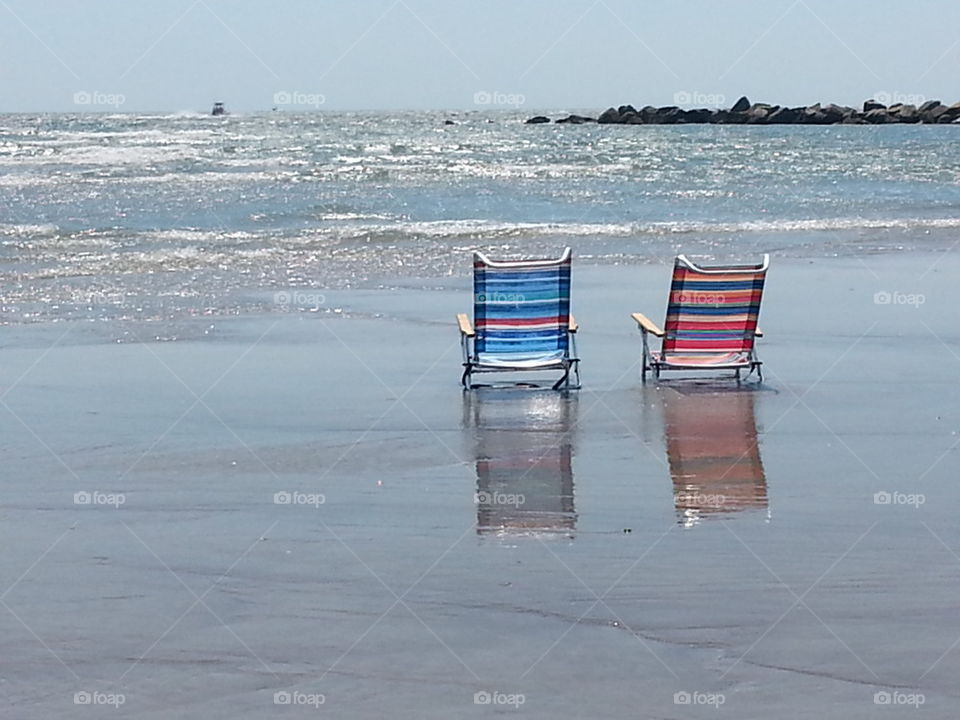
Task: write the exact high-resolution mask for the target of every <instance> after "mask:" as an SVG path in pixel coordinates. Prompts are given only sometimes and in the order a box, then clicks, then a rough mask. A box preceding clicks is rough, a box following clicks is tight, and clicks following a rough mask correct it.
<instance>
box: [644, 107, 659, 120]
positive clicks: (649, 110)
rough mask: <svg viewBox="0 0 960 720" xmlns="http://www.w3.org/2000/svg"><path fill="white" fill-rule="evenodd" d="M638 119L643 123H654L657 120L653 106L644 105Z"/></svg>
mask: <svg viewBox="0 0 960 720" xmlns="http://www.w3.org/2000/svg"><path fill="white" fill-rule="evenodd" d="M640 117H641V118H643V121H644V122H645V123H654V122H656V120H657V109H656V108H655V107H654V106H653V105H645V106H644V107H643V108H642V109H641V110H640Z"/></svg>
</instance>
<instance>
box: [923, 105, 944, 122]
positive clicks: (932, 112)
mask: <svg viewBox="0 0 960 720" xmlns="http://www.w3.org/2000/svg"><path fill="white" fill-rule="evenodd" d="M949 111H950V110H949V108H948V107H947V106H946V105H937V106H935V107H932V108H930V109H929V110H927V111H926V112H923V108H921V113H920V114H921V117H922V120H923V122H925V123H936V122H940V118H942V117H943V116H944V115H946V114H947V113H948V112H949Z"/></svg>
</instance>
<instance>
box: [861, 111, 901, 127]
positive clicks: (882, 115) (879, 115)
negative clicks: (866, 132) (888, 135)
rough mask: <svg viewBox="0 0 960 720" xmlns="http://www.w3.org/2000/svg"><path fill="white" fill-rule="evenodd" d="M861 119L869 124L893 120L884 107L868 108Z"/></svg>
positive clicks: (879, 123) (881, 123) (882, 123)
mask: <svg viewBox="0 0 960 720" xmlns="http://www.w3.org/2000/svg"><path fill="white" fill-rule="evenodd" d="M863 119H864V120H865V121H866V122H868V123H870V124H871V125H885V124H886V123H889V122H894V121H893V119H892V118H891V117H890V113H888V112H887V110H886V108H875V109H873V110H868V111H867V112H866V113H865V114H864V116H863Z"/></svg>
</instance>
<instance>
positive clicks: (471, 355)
mask: <svg viewBox="0 0 960 720" xmlns="http://www.w3.org/2000/svg"><path fill="white" fill-rule="evenodd" d="M570 260H571V257H570V248H567V249H566V250H565V251H564V253H563V256H562V257H560V258H559V259H557V260H515V261H503V262H497V261H494V260H489V259H488V258H487V257H486V256H484V255H483V254H482V253H479V252H478V253H476V256H475V258H474V263H473V318H474V322H475V323H476V328H474V327H473V326H472V325H471V324H470V320H469V318H468V317H467V316H466V315H462V314H461V315H457V322H458V323H459V325H460V340H461V344H462V346H463V378H462V382H463V385H464V387H466V388H471V387H474V386H473V385H472V384H471V375H472V374H473V373H475V372H476V373H486V372H514V371H529V370H562V371H563V375H562V376H561V378H560V379H559V380H557V382H556V383H554V385H553V389H554V390H558V389H559V388H560V387H567V388H569V387H571V384H570V373H571V371H573V373H574V377H575V378H576V382H575V384H574V385H573V387H574V388H579V387H580V370H579V363H580V361H579V359H578V358H577V357H576V343H575V333H576V332H577V323H576V321H575V320H574V319H573V316H572V315H571V314H570Z"/></svg>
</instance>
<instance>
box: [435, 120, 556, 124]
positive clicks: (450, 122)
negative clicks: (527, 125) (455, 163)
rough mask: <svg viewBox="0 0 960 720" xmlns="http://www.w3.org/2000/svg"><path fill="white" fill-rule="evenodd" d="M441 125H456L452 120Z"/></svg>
mask: <svg viewBox="0 0 960 720" xmlns="http://www.w3.org/2000/svg"><path fill="white" fill-rule="evenodd" d="M527 122H530V121H529V120H527ZM548 122H549V121H548ZM443 124H444V125H456V123H455V122H454V121H453V120H444V121H443Z"/></svg>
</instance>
